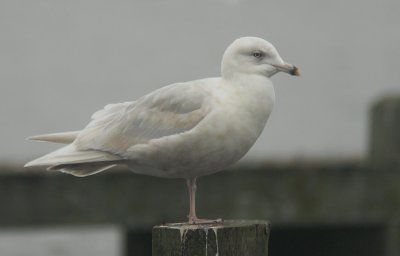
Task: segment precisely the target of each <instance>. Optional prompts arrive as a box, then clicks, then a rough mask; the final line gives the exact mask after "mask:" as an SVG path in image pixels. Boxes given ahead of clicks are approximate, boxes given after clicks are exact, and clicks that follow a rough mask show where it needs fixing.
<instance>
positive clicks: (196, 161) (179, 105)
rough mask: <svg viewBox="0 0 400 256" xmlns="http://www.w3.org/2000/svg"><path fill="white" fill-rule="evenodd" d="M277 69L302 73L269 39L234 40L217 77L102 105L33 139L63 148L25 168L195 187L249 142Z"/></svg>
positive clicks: (258, 128)
mask: <svg viewBox="0 0 400 256" xmlns="http://www.w3.org/2000/svg"><path fill="white" fill-rule="evenodd" d="M279 71H284V72H287V73H290V74H292V75H299V73H298V69H297V68H296V67H294V66H293V65H291V64H287V63H285V62H284V61H283V60H282V58H281V57H280V56H279V54H278V52H277V51H276V49H275V48H274V46H272V44H270V43H269V42H267V41H265V40H263V39H260V38H255V37H243V38H239V39H237V40H236V41H234V42H233V43H232V44H231V45H230V46H229V47H228V48H227V50H226V51H225V53H224V56H223V59H222V64H221V73H222V76H221V77H218V78H206V79H202V80H196V81H190V82H185V83H176V84H171V85H168V86H166V87H163V88H160V89H158V90H156V91H153V92H151V93H149V94H148V95H145V96H143V97H141V98H139V99H138V100H136V101H132V102H125V103H117V104H110V105H107V106H106V107H105V108H104V109H102V110H100V111H98V112H96V113H94V114H93V115H92V120H91V122H90V123H89V124H88V125H87V126H86V127H85V128H84V129H83V130H81V131H74V132H65V133H55V134H47V135H39V136H34V137H32V138H31V139H33V140H42V141H50V142H56V143H65V144H67V145H66V146H65V147H62V148H61V149H59V150H56V151H54V152H51V153H49V154H47V155H45V156H43V157H41V158H38V159H36V160H33V161H31V162H29V163H27V164H26V166H49V167H48V169H49V170H60V171H63V172H66V173H70V174H72V175H75V176H87V175H91V174H94V173H97V172H100V171H103V170H106V169H109V168H111V167H113V166H116V165H118V164H123V165H126V166H128V167H129V168H130V169H131V170H132V171H133V172H136V173H140V174H147V175H152V176H158V177H165V178H185V179H187V180H188V182H189V181H193V182H195V178H196V177H198V176H202V175H206V174H210V173H213V172H217V171H220V170H221V169H223V168H226V167H227V166H229V165H232V164H233V163H235V162H236V161H238V160H239V159H240V158H241V157H242V156H244V154H246V152H247V151H248V150H249V149H250V147H251V146H252V145H253V144H254V142H255V141H256V139H257V138H258V136H259V135H260V134H261V132H262V130H263V128H264V126H265V123H266V121H267V119H268V117H269V115H270V113H271V111H272V108H273V105H274V102H275V94H274V89H273V85H272V82H271V80H270V77H271V76H272V75H273V74H275V73H277V72H279ZM193 182H192V183H193ZM188 184H189V183H188ZM189 192H190V191H189ZM191 211H192V209H191ZM194 216H195V214H194ZM192 217H193V216H192ZM196 220H198V219H197V217H193V218H192V222H195V221H196Z"/></svg>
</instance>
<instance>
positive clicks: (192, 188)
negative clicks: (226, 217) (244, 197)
mask: <svg viewBox="0 0 400 256" xmlns="http://www.w3.org/2000/svg"><path fill="white" fill-rule="evenodd" d="M196 179H197V177H194V178H190V179H187V180H186V184H187V188H188V192H189V215H188V218H189V224H197V223H215V222H221V221H222V220H221V219H217V220H204V219H199V218H197V215H196V189H197V186H196Z"/></svg>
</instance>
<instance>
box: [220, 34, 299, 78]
mask: <svg viewBox="0 0 400 256" xmlns="http://www.w3.org/2000/svg"><path fill="white" fill-rule="evenodd" d="M221 72H222V76H223V77H224V78H228V77H231V76H234V75H235V74H248V75H253V74H254V75H262V76H266V77H271V76H272V75H274V74H276V73H278V72H286V73H288V74H291V75H294V76H299V75H300V72H299V69H298V68H297V67H295V66H293V65H292V64H289V63H286V62H284V61H283V60H282V58H281V56H280V55H279V53H278V51H277V50H276V48H275V47H274V46H273V45H272V44H271V43H270V42H268V41H266V40H264V39H261V38H258V37H241V38H239V39H236V40H235V41H234V42H233V43H232V44H231V45H229V46H228V48H227V49H226V51H225V53H224V56H223V58H222V64H221Z"/></svg>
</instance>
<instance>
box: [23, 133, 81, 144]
mask: <svg viewBox="0 0 400 256" xmlns="http://www.w3.org/2000/svg"><path fill="white" fill-rule="evenodd" d="M79 132H80V131H73V132H59V133H49V134H42V135H36V136H32V137H29V138H28V140H39V141H48V142H55V143H63V144H69V143H72V142H73V141H74V140H75V139H76V137H77V136H78V134H79Z"/></svg>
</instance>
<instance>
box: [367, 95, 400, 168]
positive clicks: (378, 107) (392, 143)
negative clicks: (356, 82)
mask: <svg viewBox="0 0 400 256" xmlns="http://www.w3.org/2000/svg"><path fill="white" fill-rule="evenodd" d="M370 133H371V135H370V149H369V162H370V165H371V166H372V167H373V168H374V169H376V170H379V171H400V95H398V96H391V97H386V98H382V99H381V100H379V101H377V102H376V103H375V104H374V105H373V106H372V109H371V132H370Z"/></svg>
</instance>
